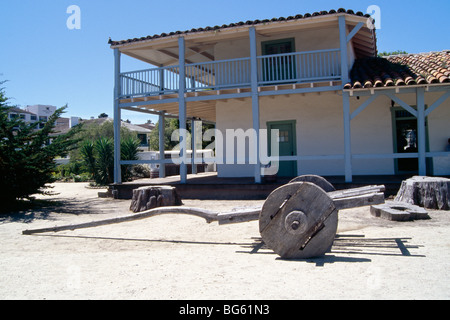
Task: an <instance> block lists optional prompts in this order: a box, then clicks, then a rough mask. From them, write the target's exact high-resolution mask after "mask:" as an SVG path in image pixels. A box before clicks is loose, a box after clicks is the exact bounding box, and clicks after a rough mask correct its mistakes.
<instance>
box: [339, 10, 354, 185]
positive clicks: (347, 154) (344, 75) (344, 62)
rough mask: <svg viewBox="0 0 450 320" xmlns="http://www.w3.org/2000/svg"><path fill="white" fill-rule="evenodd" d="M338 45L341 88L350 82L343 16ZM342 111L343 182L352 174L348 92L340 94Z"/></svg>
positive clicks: (340, 23)
mask: <svg viewBox="0 0 450 320" xmlns="http://www.w3.org/2000/svg"><path fill="white" fill-rule="evenodd" d="M339 43H340V49H341V80H342V87H344V85H345V84H347V83H348V82H349V81H350V78H349V70H348V52H347V43H348V41H347V27H346V22H345V16H344V15H342V16H339ZM342 110H343V115H344V159H345V160H344V172H345V182H352V181H353V173H352V145H351V135H352V134H351V128H350V125H351V123H350V120H351V118H350V117H351V116H350V95H349V93H348V92H343V94H342Z"/></svg>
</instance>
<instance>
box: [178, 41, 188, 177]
mask: <svg viewBox="0 0 450 320" xmlns="http://www.w3.org/2000/svg"><path fill="white" fill-rule="evenodd" d="M178 51H179V53H178V56H179V68H180V69H179V76H180V82H179V90H178V119H179V121H180V160H181V164H180V182H181V183H186V182H187V166H186V148H187V143H186V98H185V96H184V93H185V91H186V69H185V53H186V48H185V41H184V37H179V38H178Z"/></svg>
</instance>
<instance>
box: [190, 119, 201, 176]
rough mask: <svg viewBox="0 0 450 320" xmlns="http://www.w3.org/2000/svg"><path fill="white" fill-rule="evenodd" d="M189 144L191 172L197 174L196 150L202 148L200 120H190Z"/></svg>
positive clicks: (198, 162)
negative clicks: (190, 145) (190, 149)
mask: <svg viewBox="0 0 450 320" xmlns="http://www.w3.org/2000/svg"><path fill="white" fill-rule="evenodd" d="M191 123H192V124H191V144H192V159H191V163H192V174H197V164H200V163H202V162H200V161H199V160H197V159H196V158H197V151H198V150H201V149H202V121H200V120H194V119H192V121H191Z"/></svg>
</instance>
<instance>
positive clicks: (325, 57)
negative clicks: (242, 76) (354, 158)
mask: <svg viewBox="0 0 450 320" xmlns="http://www.w3.org/2000/svg"><path fill="white" fill-rule="evenodd" d="M340 77H341V63H340V50H339V49H335V50H319V51H308V52H296V53H286V54H275V55H267V56H260V57H258V83H259V84H260V85H264V84H272V83H292V82H306V81H319V80H333V79H339V78H340Z"/></svg>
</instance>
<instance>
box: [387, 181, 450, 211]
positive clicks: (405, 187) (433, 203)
mask: <svg viewBox="0 0 450 320" xmlns="http://www.w3.org/2000/svg"><path fill="white" fill-rule="evenodd" d="M449 190H450V179H446V178H439V177H419V176H416V177H412V178H410V179H407V180H405V181H403V182H402V185H401V187H400V190H399V191H398V193H397V196H396V198H395V201H402V202H406V203H410V204H415V205H418V206H421V207H424V208H428V209H437V210H449V209H450V196H449Z"/></svg>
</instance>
